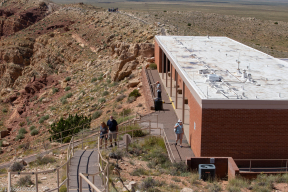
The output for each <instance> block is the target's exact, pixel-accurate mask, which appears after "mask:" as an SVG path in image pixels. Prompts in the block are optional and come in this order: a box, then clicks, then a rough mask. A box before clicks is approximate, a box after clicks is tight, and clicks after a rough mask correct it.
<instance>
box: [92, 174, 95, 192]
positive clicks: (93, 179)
mask: <svg viewBox="0 0 288 192" xmlns="http://www.w3.org/2000/svg"><path fill="white" fill-rule="evenodd" d="M92 181H93V184H94V183H95V175H93V177H92ZM94 191H95V189H94V188H93V192H94Z"/></svg>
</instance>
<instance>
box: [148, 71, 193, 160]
mask: <svg viewBox="0 0 288 192" xmlns="http://www.w3.org/2000/svg"><path fill="white" fill-rule="evenodd" d="M148 74H149V78H150V80H151V82H152V83H153V82H154V83H155V82H157V81H159V82H160V83H161V85H162V99H163V100H164V101H165V103H164V104H163V108H164V110H163V111H156V112H155V113H154V114H158V122H159V125H160V126H162V127H163V128H164V131H165V133H166V136H167V138H168V141H169V144H170V145H171V148H172V152H173V155H174V157H175V160H176V161H178V162H179V161H185V160H186V159H187V158H190V157H195V155H194V153H193V151H192V149H191V147H190V146H189V144H188V142H187V139H186V137H185V135H184V138H183V146H184V147H183V148H180V146H179V145H178V146H175V139H176V136H175V133H174V125H175V124H176V122H177V120H178V119H177V115H176V113H175V111H174V108H173V107H172V104H171V101H170V99H169V96H168V94H167V92H166V90H165V89H164V84H163V82H162V81H161V78H160V76H159V73H158V71H157V70H150V71H148ZM142 119H143V120H151V121H152V122H156V118H155V117H153V118H152V117H151V116H144V117H143V118H142Z"/></svg>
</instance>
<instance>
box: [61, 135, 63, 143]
mask: <svg viewBox="0 0 288 192" xmlns="http://www.w3.org/2000/svg"><path fill="white" fill-rule="evenodd" d="M61 144H63V137H62V132H61Z"/></svg>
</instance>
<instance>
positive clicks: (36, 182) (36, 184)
mask: <svg viewBox="0 0 288 192" xmlns="http://www.w3.org/2000/svg"><path fill="white" fill-rule="evenodd" d="M35 188H36V192H38V173H36V174H35Z"/></svg>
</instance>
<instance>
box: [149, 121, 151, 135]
mask: <svg viewBox="0 0 288 192" xmlns="http://www.w3.org/2000/svg"><path fill="white" fill-rule="evenodd" d="M149 135H151V120H149Z"/></svg>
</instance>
